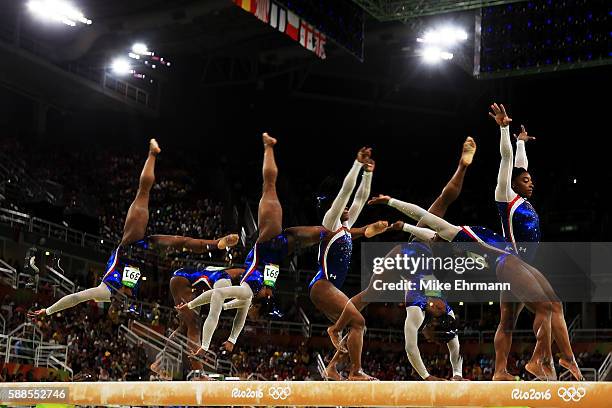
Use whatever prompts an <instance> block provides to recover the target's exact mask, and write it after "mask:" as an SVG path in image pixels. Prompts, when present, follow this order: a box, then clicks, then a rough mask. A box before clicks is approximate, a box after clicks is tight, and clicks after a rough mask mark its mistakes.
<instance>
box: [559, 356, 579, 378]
mask: <svg viewBox="0 0 612 408" xmlns="http://www.w3.org/2000/svg"><path fill="white" fill-rule="evenodd" d="M559 364H560V365H561V367H563V368H565V369H566V370H569V372H570V373H572V375H573V376H574V378H575V379H576V381H584V377H583V376H582V372H581V371H580V368H579V367H578V364H577V363H576V359H574V358H572V360H569V359H566V358H563V357H562V358H560V359H559Z"/></svg>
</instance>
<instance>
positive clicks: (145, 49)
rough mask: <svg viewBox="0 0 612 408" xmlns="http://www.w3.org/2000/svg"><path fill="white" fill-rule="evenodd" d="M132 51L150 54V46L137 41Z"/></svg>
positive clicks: (139, 53)
mask: <svg viewBox="0 0 612 408" xmlns="http://www.w3.org/2000/svg"><path fill="white" fill-rule="evenodd" d="M132 52H133V53H134V54H138V55H149V54H150V53H149V47H147V44H144V43H135V44H134V45H132Z"/></svg>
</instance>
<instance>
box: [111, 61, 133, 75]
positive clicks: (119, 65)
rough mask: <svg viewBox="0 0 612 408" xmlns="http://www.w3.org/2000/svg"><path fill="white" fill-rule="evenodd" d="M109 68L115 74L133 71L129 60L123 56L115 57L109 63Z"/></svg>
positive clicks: (125, 73)
mask: <svg viewBox="0 0 612 408" xmlns="http://www.w3.org/2000/svg"><path fill="white" fill-rule="evenodd" d="M111 68H112V70H113V72H114V73H115V74H117V75H127V74H131V73H132V72H133V70H132V66H131V65H130V62H129V61H128V60H127V59H125V58H116V59H115V60H114V61H113V63H112V64H111Z"/></svg>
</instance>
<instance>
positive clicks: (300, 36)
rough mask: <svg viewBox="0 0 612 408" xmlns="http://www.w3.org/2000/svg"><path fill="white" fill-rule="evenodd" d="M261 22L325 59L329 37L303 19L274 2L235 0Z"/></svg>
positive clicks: (265, 0)
mask: <svg viewBox="0 0 612 408" xmlns="http://www.w3.org/2000/svg"><path fill="white" fill-rule="evenodd" d="M233 1H234V3H236V5H237V6H239V7H240V8H242V9H243V10H246V11H248V12H249V13H251V14H253V15H254V16H255V17H257V18H258V19H259V20H261V21H263V22H264V23H266V24H269V25H270V26H271V27H273V28H275V29H277V30H278V31H280V32H282V33H285V34H287V35H288V36H289V37H291V38H292V39H293V40H295V41H298V42H299V43H300V44H301V45H302V47H304V48H306V49H307V50H309V51H312V52H314V53H315V55H316V56H317V57H319V58H321V59H325V44H326V43H327V36H326V35H325V34H323V33H322V32H320V31H319V30H317V29H316V28H315V27H314V26H312V25H311V24H308V22H307V21H305V20H304V19H303V18H301V17H300V16H298V15H297V14H295V13H294V12H293V11H291V10H289V9H287V8H286V7H285V6H283V5H282V4H278V3H276V2H275V1H273V0H233Z"/></svg>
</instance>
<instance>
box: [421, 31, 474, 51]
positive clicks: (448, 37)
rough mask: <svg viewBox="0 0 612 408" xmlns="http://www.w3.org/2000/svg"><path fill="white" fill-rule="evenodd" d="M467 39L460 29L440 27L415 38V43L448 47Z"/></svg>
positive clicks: (465, 33)
mask: <svg viewBox="0 0 612 408" xmlns="http://www.w3.org/2000/svg"><path fill="white" fill-rule="evenodd" d="M467 39H468V34H467V32H465V30H463V29H461V28H456V27H442V28H439V29H436V30H429V31H427V32H425V34H424V35H423V37H422V38H417V42H420V43H425V44H437V45H447V46H449V45H453V44H456V43H458V42H461V41H465V40H467Z"/></svg>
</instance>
